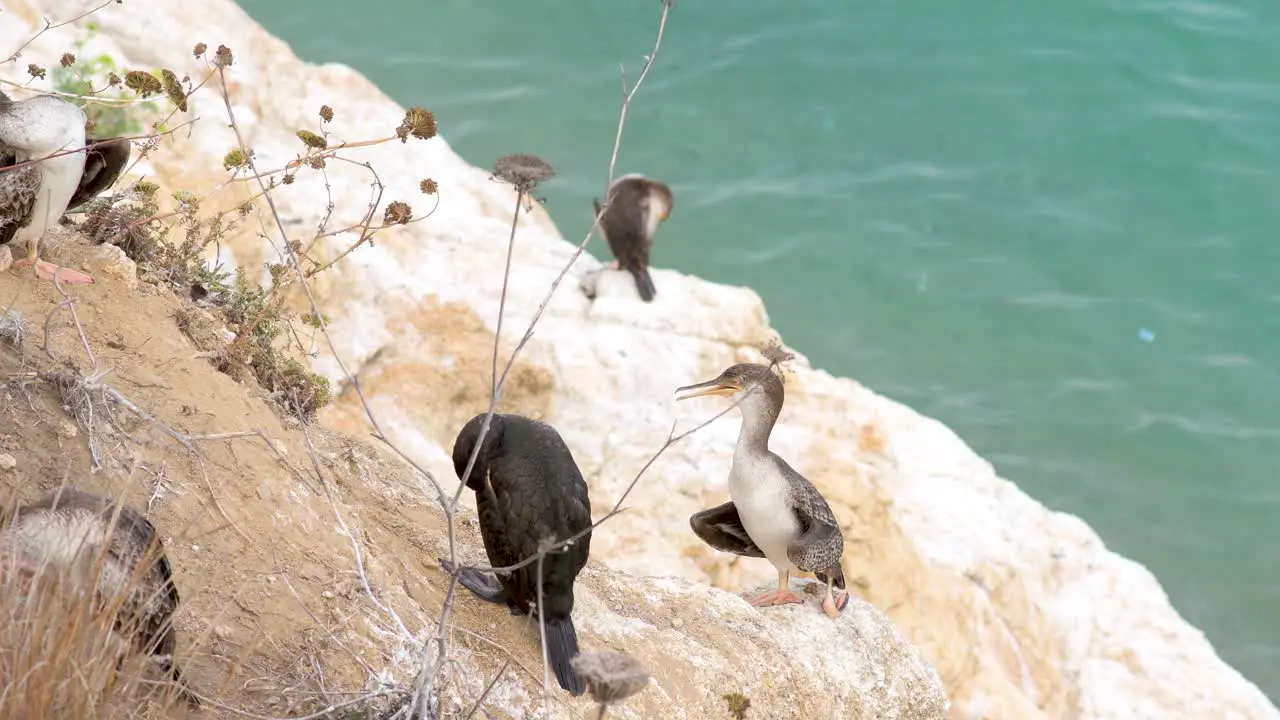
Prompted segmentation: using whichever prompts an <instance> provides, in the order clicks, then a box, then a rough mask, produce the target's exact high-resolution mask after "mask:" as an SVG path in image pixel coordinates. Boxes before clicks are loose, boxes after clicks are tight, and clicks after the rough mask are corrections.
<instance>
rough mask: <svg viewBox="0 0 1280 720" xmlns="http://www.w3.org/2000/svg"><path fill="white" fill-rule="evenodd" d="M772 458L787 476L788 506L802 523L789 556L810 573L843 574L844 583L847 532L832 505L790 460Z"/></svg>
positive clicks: (788, 552) (788, 550) (841, 579)
mask: <svg viewBox="0 0 1280 720" xmlns="http://www.w3.org/2000/svg"><path fill="white" fill-rule="evenodd" d="M772 457H773V460H774V462H776V463H777V465H778V467H779V469H780V470H781V471H782V473H783V475H784V476H785V477H786V478H787V485H788V488H789V492H788V493H787V501H788V505H789V506H790V509H791V512H792V514H793V515H795V518H796V522H797V523H798V524H799V525H800V536H799V537H797V538H796V539H795V540H792V541H791V544H790V545H788V546H787V557H788V558H789V559H790V560H791V562H793V563H795V566H796V567H798V568H800V569H801V570H804V571H806V572H811V573H814V574H819V573H822V574H824V575H826V576H836V575H839V578H840V584H841V586H843V580H844V577H843V573H841V572H840V556H841V555H843V554H844V535H843V533H841V532H840V525H839V523H837V522H836V516H835V515H834V514H833V513H832V512H831V506H830V505H828V504H827V501H826V498H824V497H822V493H820V492H818V489H817V488H815V487H814V486H813V483H811V482H809V481H808V479H806V478H805V477H804V476H803V475H801V474H800V473H798V472H796V471H795V469H794V468H792V467H791V466H790V465H788V464H787V461H786V460H783V459H782V458H780V457H778V456H777V455H772Z"/></svg>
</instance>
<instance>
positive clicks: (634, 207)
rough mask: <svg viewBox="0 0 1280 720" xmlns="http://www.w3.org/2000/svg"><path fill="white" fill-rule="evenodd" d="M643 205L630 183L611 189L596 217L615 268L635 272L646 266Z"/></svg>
mask: <svg viewBox="0 0 1280 720" xmlns="http://www.w3.org/2000/svg"><path fill="white" fill-rule="evenodd" d="M645 212H646V207H645V206H644V205H643V203H642V202H641V198H640V197H639V196H638V195H637V192H636V191H635V190H633V189H632V188H631V187H630V186H623V187H619V188H618V189H617V190H615V192H614V197H613V200H612V201H611V202H610V204H609V208H608V209H607V210H605V212H604V217H603V218H601V220H600V229H601V231H603V233H604V239H605V240H606V241H607V242H608V243H609V250H611V251H612V252H613V256H614V257H615V258H617V259H618V267H619V268H621V269H623V270H626V271H628V272H632V273H634V272H639V271H641V270H644V269H645V268H647V267H649V238H647V237H645Z"/></svg>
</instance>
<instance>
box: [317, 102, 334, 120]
mask: <svg viewBox="0 0 1280 720" xmlns="http://www.w3.org/2000/svg"><path fill="white" fill-rule="evenodd" d="M320 119H321V120H323V121H324V122H333V108H331V107H329V106H328V105H321V106H320Z"/></svg>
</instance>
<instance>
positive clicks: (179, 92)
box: [160, 68, 187, 112]
mask: <svg viewBox="0 0 1280 720" xmlns="http://www.w3.org/2000/svg"><path fill="white" fill-rule="evenodd" d="M160 79H161V80H162V81H163V84H164V92H165V94H166V95H168V96H169V99H170V100H172V101H173V104H174V105H177V106H178V109H179V110H181V111H182V112H186V111H187V91H186V90H183V89H182V83H181V82H180V81H179V80H178V76H177V75H176V74H175V73H174V72H173V71H172V70H169V69H168V68H165V69H162V70H161V71H160Z"/></svg>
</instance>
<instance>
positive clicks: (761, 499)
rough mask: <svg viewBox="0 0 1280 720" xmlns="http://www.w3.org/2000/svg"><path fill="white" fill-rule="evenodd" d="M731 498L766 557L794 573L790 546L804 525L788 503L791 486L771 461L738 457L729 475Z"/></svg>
mask: <svg viewBox="0 0 1280 720" xmlns="http://www.w3.org/2000/svg"><path fill="white" fill-rule="evenodd" d="M729 497H730V498H732V499H733V504H734V506H735V507H737V508H738V517H740V518H742V527H743V528H745V529H746V531H747V534H748V535H750V536H751V539H752V541H754V542H755V544H756V545H757V546H759V548H760V549H761V550H763V551H764V554H765V557H767V558H768V559H769V562H771V563H773V565H774V567H777V568H778V569H779V570H784V569H785V570H790V569H791V568H792V564H791V560H790V559H789V558H788V557H787V545H789V544H790V543H791V541H792V540H795V539H796V537H798V536H799V534H800V525H799V523H797V522H796V519H795V514H794V513H792V512H791V508H790V505H789V504H788V502H787V483H786V480H785V479H784V478H783V477H782V475H781V473H779V472H778V471H777V468H776V467H774V465H773V463H771V462H769V461H768V459H767V458H765V459H761V458H752V457H750V456H744V455H741V454H738V455H735V457H734V459H733V468H732V469H731V470H730V471H729Z"/></svg>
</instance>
